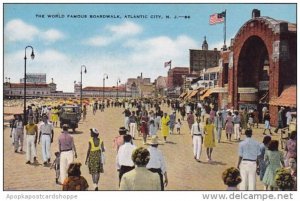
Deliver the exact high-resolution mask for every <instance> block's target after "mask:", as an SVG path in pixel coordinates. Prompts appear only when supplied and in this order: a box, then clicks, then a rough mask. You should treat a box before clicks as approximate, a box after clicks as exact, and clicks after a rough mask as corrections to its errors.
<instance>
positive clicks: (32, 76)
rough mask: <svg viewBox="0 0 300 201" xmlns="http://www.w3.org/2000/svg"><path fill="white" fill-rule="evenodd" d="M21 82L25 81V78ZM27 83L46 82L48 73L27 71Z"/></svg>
mask: <svg viewBox="0 0 300 201" xmlns="http://www.w3.org/2000/svg"><path fill="white" fill-rule="evenodd" d="M20 83H24V78H22V79H20ZM26 83H31V84H34V83H36V84H46V73H26Z"/></svg>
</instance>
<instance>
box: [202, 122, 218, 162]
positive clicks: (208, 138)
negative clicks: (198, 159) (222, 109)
mask: <svg viewBox="0 0 300 201" xmlns="http://www.w3.org/2000/svg"><path fill="white" fill-rule="evenodd" d="M204 134H205V135H204V146H205V147H206V155H207V160H208V162H211V161H212V158H211V155H212V152H213V148H214V147H215V146H216V143H215V126H214V125H213V124H212V122H211V119H210V118H208V119H206V125H205V126H204Z"/></svg>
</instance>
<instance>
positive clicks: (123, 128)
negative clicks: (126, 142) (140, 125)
mask: <svg viewBox="0 0 300 201" xmlns="http://www.w3.org/2000/svg"><path fill="white" fill-rule="evenodd" d="M126 131H128V130H127V129H126V128H125V127H120V128H119V132H126Z"/></svg>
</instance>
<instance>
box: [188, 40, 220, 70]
mask: <svg viewBox="0 0 300 201" xmlns="http://www.w3.org/2000/svg"><path fill="white" fill-rule="evenodd" d="M219 59H220V51H218V50H217V49H216V48H214V50H208V43H207V41H206V37H205V38H204V41H203V44H202V50H196V49H190V73H200V72H201V71H202V70H204V69H208V68H211V67H215V66H218V65H219Z"/></svg>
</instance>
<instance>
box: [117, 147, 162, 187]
mask: <svg viewBox="0 0 300 201" xmlns="http://www.w3.org/2000/svg"><path fill="white" fill-rule="evenodd" d="M131 158H132V161H133V162H134V164H135V166H136V167H135V168H134V169H133V170H131V171H130V172H127V173H126V174H124V176H123V177H122V180H121V185H120V190H127V191H128V190H152V191H155V190H156V191H159V190H161V185H160V179H159V176H158V174H157V173H153V172H151V171H149V170H148V169H147V168H146V165H147V164H148V162H149V160H150V153H149V151H148V150H147V149H145V148H144V147H139V148H137V149H135V150H134V152H133V153H132V157H131Z"/></svg>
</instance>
